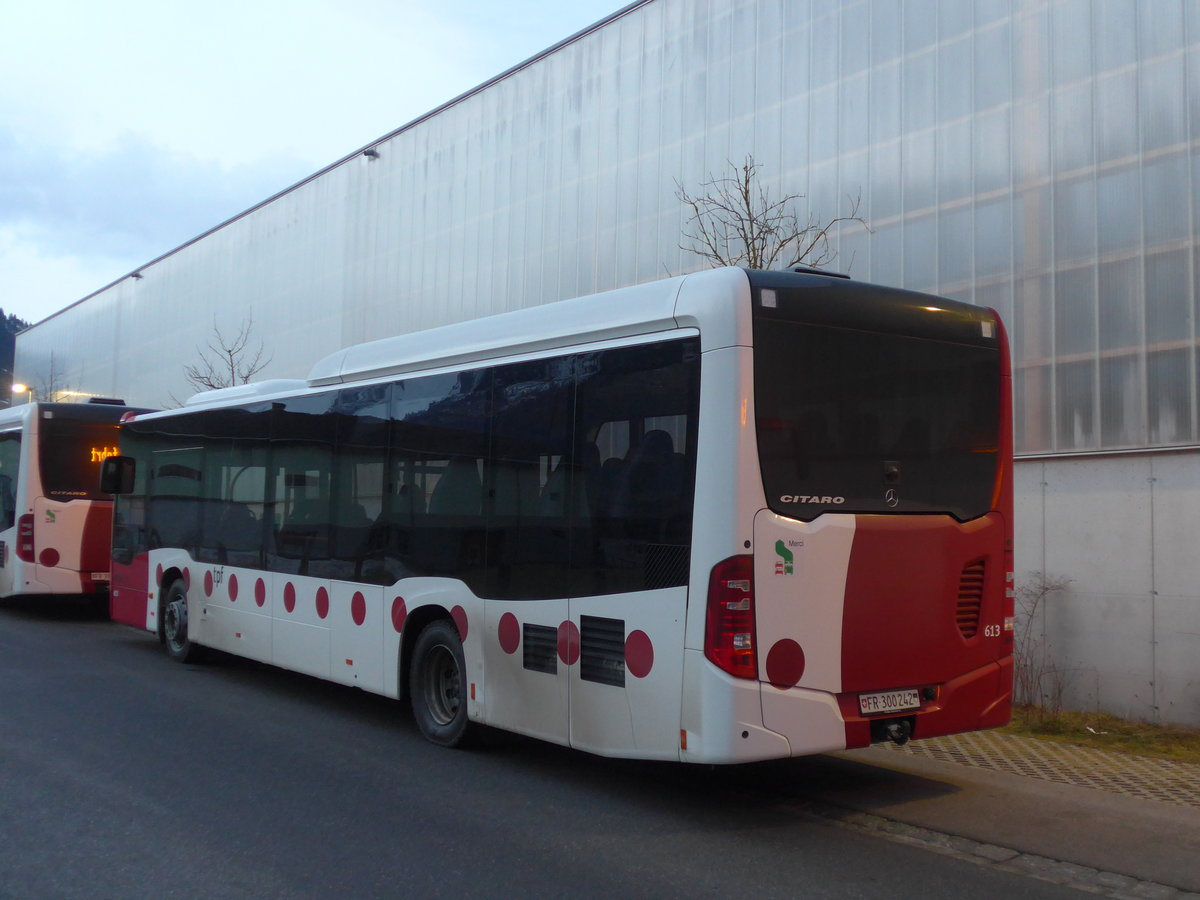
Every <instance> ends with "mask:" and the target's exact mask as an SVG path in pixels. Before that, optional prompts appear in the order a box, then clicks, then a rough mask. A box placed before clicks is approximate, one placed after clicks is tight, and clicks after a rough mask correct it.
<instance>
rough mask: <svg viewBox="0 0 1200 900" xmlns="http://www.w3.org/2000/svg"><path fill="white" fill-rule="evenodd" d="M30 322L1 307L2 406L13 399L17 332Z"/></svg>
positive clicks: (0, 380) (0, 372)
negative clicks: (6, 312)
mask: <svg viewBox="0 0 1200 900" xmlns="http://www.w3.org/2000/svg"><path fill="white" fill-rule="evenodd" d="M28 327H29V323H28V322H26V321H25V320H24V319H18V318H17V317H16V316H13V315H7V314H5V312H4V310H3V309H0V391H2V392H3V393H0V406H8V404H9V401H10V400H11V399H12V380H13V362H14V359H15V357H16V350H17V332H18V331H24V330H25V329H26V328H28Z"/></svg>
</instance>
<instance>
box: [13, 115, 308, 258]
mask: <svg viewBox="0 0 1200 900" xmlns="http://www.w3.org/2000/svg"><path fill="white" fill-rule="evenodd" d="M310 171H311V167H310V165H309V163H308V162H307V161H304V160H299V159H291V160H287V159H280V158H275V159H272V160H270V161H265V160H264V161H260V162H258V163H255V164H246V165H238V166H233V167H230V168H224V167H222V166H220V165H218V164H217V163H215V162H212V161H207V160H201V159H197V158H195V157H191V156H188V155H186V154H181V153H178V152H172V151H169V150H164V149H163V148H161V147H158V146H155V145H154V144H153V143H151V142H150V141H149V140H147V139H145V138H142V137H139V136H137V135H132V134H126V135H124V136H123V137H122V138H121V139H120V140H119V141H118V142H117V143H116V145H115V146H113V147H112V148H110V149H108V150H105V151H103V152H99V153H95V152H93V153H86V152H80V151H76V150H72V149H70V148H59V147H53V146H47V145H45V144H41V145H35V144H30V143H25V142H22V141H20V140H18V139H17V138H16V137H15V136H13V135H12V134H11V133H5V132H4V131H0V226H4V227H8V228H20V229H21V230H22V231H23V232H24V233H25V234H27V235H28V236H30V237H31V238H32V237H36V238H37V240H38V241H39V242H40V243H42V245H43V247H44V248H45V250H46V252H47V253H49V254H51V255H54V254H60V253H75V254H81V255H85V256H86V255H105V256H114V255H118V256H127V255H133V256H135V257H138V258H141V259H142V260H143V261H144V260H145V259H149V258H151V257H153V256H157V255H159V254H161V253H163V252H165V251H167V250H170V249H172V248H173V247H176V246H178V245H179V244H181V243H183V242H184V241H186V240H189V239H190V238H192V237H195V236H196V235H197V234H199V233H201V232H203V231H206V230H207V229H209V228H211V227H213V226H214V225H216V224H218V223H220V222H222V221H224V220H225V219H228V218H230V217H231V216H233V215H236V214H237V213H239V212H241V211H243V210H244V209H246V208H248V207H250V206H252V205H254V204H255V203H257V202H259V201H261V200H262V199H264V198H265V197H267V196H269V195H270V194H272V193H275V192H276V191H279V190H281V189H283V188H285V187H287V186H288V185H290V184H293V183H294V182H296V181H298V180H300V179H301V178H303V177H305V176H306V175H308V174H309V173H310Z"/></svg>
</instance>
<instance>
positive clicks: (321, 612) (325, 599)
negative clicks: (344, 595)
mask: <svg viewBox="0 0 1200 900" xmlns="http://www.w3.org/2000/svg"><path fill="white" fill-rule="evenodd" d="M317 615H318V616H320V617H321V618H322V619H323V618H325V617H326V616H327V615H329V591H327V590H325V588H317Z"/></svg>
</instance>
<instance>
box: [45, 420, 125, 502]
mask: <svg viewBox="0 0 1200 900" xmlns="http://www.w3.org/2000/svg"><path fill="white" fill-rule="evenodd" d="M65 406H67V405H66V404H62V405H57V404H56V405H55V406H54V407H47V408H44V409H43V410H42V421H41V431H40V436H41V437H40V447H39V450H40V453H41V470H42V492H43V493H44V495H45V496H47V497H50V498H52V499H55V500H73V499H84V500H107V499H109V497H108V495H106V494H101V493H100V490H99V488H100V462H101V461H102V460H103V459H104V458H105V457H106V456H113V455H115V454H116V452H117V425H116V423H115V422H111V421H110V422H101V421H91V420H92V419H94V418H96V414H95V412H94V410H93V409H92V408H89V407H86V406H83V405H78V406H77V409H76V410H71V409H70V408H65V409H64V407H65ZM100 409H101V410H104V412H107V413H108V415H109V418H112V416H111V412H110V411H109V410H110V409H111V408H109V409H105V408H104V407H100Z"/></svg>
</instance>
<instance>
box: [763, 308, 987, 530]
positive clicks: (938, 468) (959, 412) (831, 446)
mask: <svg viewBox="0 0 1200 900" xmlns="http://www.w3.org/2000/svg"><path fill="white" fill-rule="evenodd" d="M760 324H762V323H760ZM754 339H755V348H754V371H755V379H754V381H755V409H756V414H757V419H758V444H759V455H760V459H761V464H762V472H763V482H764V487H765V488H766V493H767V503H768V505H769V506H770V508H771V509H772V510H774V511H775V512H777V513H779V514H781V515H786V516H789V517H791V518H796V519H803V520H810V519H813V518H815V517H816V516H818V515H820V514H821V513H823V512H898V513H903V512H946V513H950V514H951V515H953V516H955V517H956V518H958V519H960V520H967V519H971V518H975V517H977V516H980V515H983V514H985V513H986V512H988V510H989V509H990V506H991V500H992V494H993V490H994V487H995V478H996V467H997V462H998V454H997V447H998V441H999V437H998V425H999V401H1000V383H999V359H998V350H997V349H996V348H995V347H990V348H989V347H987V346H975V345H971V344H965V343H955V342H951V341H943V340H929V339H924V338H921V337H916V336H912V335H904V334H894V333H891V334H888V333H878V332H872V331H867V330H858V329H854V328H844V327H827V326H817V325H812V324H807V323H804V322H786V321H782V320H781V319H779V318H775V319H772V320H771V321H770V322H769V326H768V327H757V328H756V330H755V337H754Z"/></svg>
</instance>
